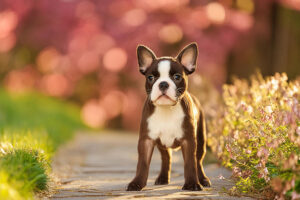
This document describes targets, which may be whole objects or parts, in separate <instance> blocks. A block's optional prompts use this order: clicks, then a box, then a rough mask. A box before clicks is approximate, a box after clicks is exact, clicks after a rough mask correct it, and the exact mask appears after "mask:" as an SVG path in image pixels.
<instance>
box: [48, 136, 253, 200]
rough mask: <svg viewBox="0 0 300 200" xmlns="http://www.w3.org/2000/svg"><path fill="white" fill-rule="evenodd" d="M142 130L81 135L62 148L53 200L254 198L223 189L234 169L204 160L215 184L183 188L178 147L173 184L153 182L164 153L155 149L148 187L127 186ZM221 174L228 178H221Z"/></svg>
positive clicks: (173, 166) (174, 157)
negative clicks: (130, 188) (132, 189)
mask: <svg viewBox="0 0 300 200" xmlns="http://www.w3.org/2000/svg"><path fill="white" fill-rule="evenodd" d="M137 140H138V135H137V134H128V133H121V132H120V133H116V132H105V131H104V132H103V133H101V134H78V135H77V136H76V137H75V138H74V140H73V141H72V142H70V143H69V144H67V145H65V146H64V147H62V148H61V149H60V150H59V152H58V153H57V155H56V157H55V159H54V162H53V174H54V177H56V178H57V179H58V182H59V184H58V185H56V186H55V187H54V189H55V193H54V194H53V195H52V197H51V199H53V200H54V199H55V200H56V199H68V200H77V199H88V200H89V199H151V200H152V199H170V200H179V199H230V200H231V199H251V198H247V197H243V198H238V197H232V196H228V195H227V194H226V193H225V192H224V191H225V190H226V189H228V188H230V187H231V186H232V185H233V183H232V181H231V180H230V179H229V177H230V175H231V173H230V172H229V171H228V170H226V169H224V168H222V167H220V166H218V165H216V164H209V165H205V166H204V168H205V171H206V174H207V176H208V177H209V178H210V180H211V182H212V185H213V186H212V187H211V188H204V190H203V191H197V192H194V191H183V190H181V187H182V185H183V183H184V178H183V159H182V155H181V151H178V152H173V163H172V173H171V183H170V184H169V185H163V186H154V181H155V178H156V177H157V176H158V174H159V170H160V164H161V163H160V155H159V152H158V151H157V150H155V151H154V153H153V158H152V162H151V166H150V174H149V178H148V183H147V186H146V188H144V190H143V191H140V192H127V191H125V189H126V186H127V184H128V183H129V182H130V181H131V180H132V178H133V177H134V175H135V169H136V163H137ZM220 175H221V176H223V177H225V179H223V178H220Z"/></svg>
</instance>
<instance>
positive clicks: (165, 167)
mask: <svg viewBox="0 0 300 200" xmlns="http://www.w3.org/2000/svg"><path fill="white" fill-rule="evenodd" d="M157 148H158V150H159V151H160V154H161V160H162V163H161V171H160V174H159V176H158V177H157V179H156V181H155V185H166V184H169V182H170V174H171V159H172V150H171V149H163V148H161V147H157Z"/></svg>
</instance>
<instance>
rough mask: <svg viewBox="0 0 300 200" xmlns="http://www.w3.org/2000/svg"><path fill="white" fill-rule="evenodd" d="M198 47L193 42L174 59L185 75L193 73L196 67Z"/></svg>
mask: <svg viewBox="0 0 300 200" xmlns="http://www.w3.org/2000/svg"><path fill="white" fill-rule="evenodd" d="M197 56H198V47H197V44H196V43H195V42H193V43H191V44H189V45H187V46H186V47H184V48H183V49H182V50H181V52H180V53H179V54H178V56H177V57H176V59H177V60H178V62H180V63H181V64H182V65H183V66H184V69H185V71H186V73H187V74H191V73H193V72H194V71H195V69H196V65H197Z"/></svg>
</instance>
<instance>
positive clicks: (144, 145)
mask: <svg viewBox="0 0 300 200" xmlns="http://www.w3.org/2000/svg"><path fill="white" fill-rule="evenodd" d="M197 56H198V48H197V44H196V43H191V44H190V45H188V46H186V47H185V48H184V49H183V50H182V51H181V52H180V53H179V54H178V56H177V57H176V58H173V57H160V58H157V57H156V56H155V54H154V53H153V51H152V50H150V49H149V48H148V47H146V46H143V45H139V46H138V47H137V57H138V64H139V70H140V72H141V73H142V74H143V75H145V78H146V92H147V99H146V101H145V105H144V109H143V114H142V121H141V125H140V133H139V141H138V163H137V171H136V176H135V178H134V179H133V180H132V181H131V182H130V183H129V185H128V187H127V191H139V190H141V189H142V188H143V187H145V186H146V183H147V178H148V173H149V165H150V160H151V157H152V153H153V149H154V147H155V146H157V147H158V150H159V151H160V153H161V158H162V165H161V172H160V174H159V176H158V177H157V179H156V181H155V185H163V184H168V183H169V181H170V173H171V156H172V149H174V148H178V147H181V149H182V154H183V159H184V178H185V183H184V185H183V187H182V189H183V190H194V191H195V190H202V186H204V187H209V186H211V183H210V180H209V179H208V178H207V176H206V175H205V173H204V170H203V166H202V161H203V158H204V155H205V152H206V131H205V119H204V113H203V110H202V108H201V106H200V103H199V101H198V100H197V99H196V98H195V97H194V96H193V95H191V94H190V93H189V92H188V91H187V88H188V77H187V76H188V75H190V74H192V73H193V72H194V71H195V68H196V62H197ZM200 184H201V185H202V186H201V185H200Z"/></svg>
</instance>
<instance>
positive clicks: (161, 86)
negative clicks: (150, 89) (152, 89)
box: [159, 81, 169, 92]
mask: <svg viewBox="0 0 300 200" xmlns="http://www.w3.org/2000/svg"><path fill="white" fill-rule="evenodd" d="M168 88H169V83H167V82H166V81H163V82H161V83H160V84H159V89H160V90H161V91H163V92H164V91H166V90H167V89H168Z"/></svg>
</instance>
